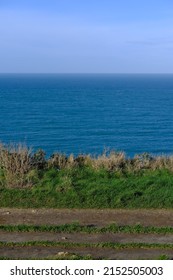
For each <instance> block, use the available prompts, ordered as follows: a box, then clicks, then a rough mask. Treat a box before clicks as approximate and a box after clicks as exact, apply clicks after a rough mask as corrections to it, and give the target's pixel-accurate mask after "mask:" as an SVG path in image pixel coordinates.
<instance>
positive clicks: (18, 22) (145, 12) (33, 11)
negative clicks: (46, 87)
mask: <svg viewBox="0 0 173 280" xmlns="http://www.w3.org/2000/svg"><path fill="white" fill-rule="evenodd" d="M0 72H1V73H4V72H10V73H12V72H19V73H28V72H29V73H31V72H34V73H42V72H44V73H53V72H56V73H173V1H172V0H164V1H163V0H157V1H156V0H150V1H149V0H145V1H143V0H141V1H139V0H121V1H120V0H118V1H117V0H47V1H46V0H42V1H40V0H35V1H33V0H28V1H27V0H26V1H24V0H11V1H10V0H0Z"/></svg>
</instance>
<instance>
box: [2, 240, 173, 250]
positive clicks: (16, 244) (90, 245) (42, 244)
mask: <svg viewBox="0 0 173 280" xmlns="http://www.w3.org/2000/svg"><path fill="white" fill-rule="evenodd" d="M33 246H35V247H57V248H63V249H71V248H109V249H173V244H166V243H165V244H158V243H150V244H149V243H116V242H106V243H104V242H101V243H71V242H54V241H27V242H0V247H1V248H2V247H12V248H15V247H20V248H24V247H33Z"/></svg>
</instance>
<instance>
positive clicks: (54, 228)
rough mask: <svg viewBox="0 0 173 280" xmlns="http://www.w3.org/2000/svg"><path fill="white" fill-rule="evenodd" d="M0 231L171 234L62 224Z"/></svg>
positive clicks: (159, 230) (136, 227) (0, 228)
mask: <svg viewBox="0 0 173 280" xmlns="http://www.w3.org/2000/svg"><path fill="white" fill-rule="evenodd" d="M0 231H5V232H54V233H79V232H83V233H90V234H92V233H93V234H94V233H156V234H168V233H170V234H172V233H173V227H152V226H146V227H144V226H141V225H134V226H131V225H126V226H118V225H116V224H111V225H109V226H106V227H100V228H99V227H96V226H82V225H80V224H77V223H73V224H64V225H59V226H53V225H51V226H50V225H41V226H35V225H0Z"/></svg>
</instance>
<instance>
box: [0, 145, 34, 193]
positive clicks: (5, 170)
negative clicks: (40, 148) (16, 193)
mask: <svg viewBox="0 0 173 280" xmlns="http://www.w3.org/2000/svg"><path fill="white" fill-rule="evenodd" d="M0 169H1V172H2V174H3V177H4V181H5V185H6V186H7V187H9V188H24V187H28V186H31V185H32V182H31V181H30V180H29V177H28V176H27V175H28V173H29V171H31V169H32V163H31V149H29V148H27V147H26V146H25V145H23V144H17V145H14V144H11V145H8V146H7V145H4V144H2V143H1V144H0Z"/></svg>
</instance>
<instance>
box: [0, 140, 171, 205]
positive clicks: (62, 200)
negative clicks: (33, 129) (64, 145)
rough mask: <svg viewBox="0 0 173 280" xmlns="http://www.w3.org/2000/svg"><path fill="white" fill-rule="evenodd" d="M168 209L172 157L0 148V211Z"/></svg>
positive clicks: (0, 146)
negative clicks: (11, 209)
mask: <svg viewBox="0 0 173 280" xmlns="http://www.w3.org/2000/svg"><path fill="white" fill-rule="evenodd" d="M43 205H44V207H45V208H129V209H130V208H172V205H173V156H169V157H166V156H152V155H149V154H147V153H144V154H141V155H136V156H135V157H134V158H127V157H126V156H125V154H124V153H123V152H115V151H110V152H107V151H106V152H104V153H103V154H102V155H99V156H96V157H94V156H90V155H78V156H74V155H69V156H66V155H64V154H61V153H56V154H53V155H52V156H50V157H49V158H46V156H45V153H44V151H42V150H39V151H37V152H35V153H32V151H31V149H29V148H27V147H26V146H24V145H4V144H0V207H17V208H30V207H31V206H32V208H41V207H42V206H43Z"/></svg>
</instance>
